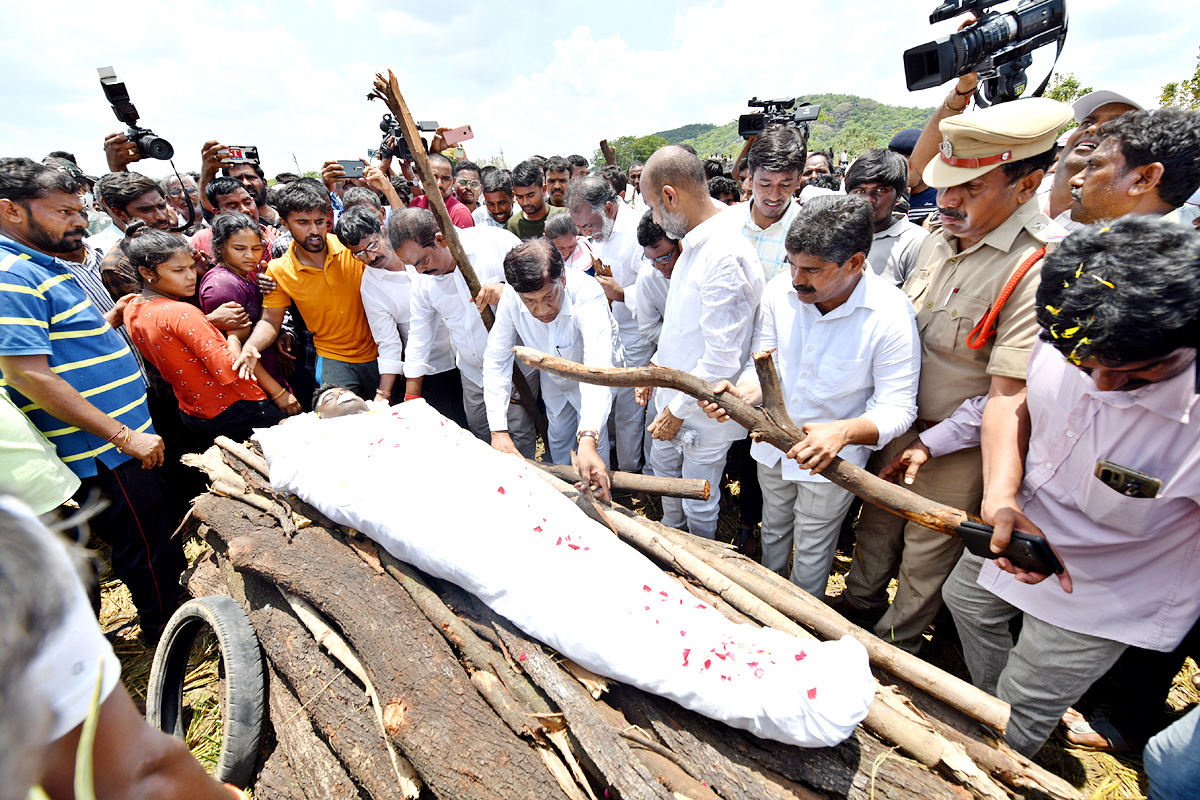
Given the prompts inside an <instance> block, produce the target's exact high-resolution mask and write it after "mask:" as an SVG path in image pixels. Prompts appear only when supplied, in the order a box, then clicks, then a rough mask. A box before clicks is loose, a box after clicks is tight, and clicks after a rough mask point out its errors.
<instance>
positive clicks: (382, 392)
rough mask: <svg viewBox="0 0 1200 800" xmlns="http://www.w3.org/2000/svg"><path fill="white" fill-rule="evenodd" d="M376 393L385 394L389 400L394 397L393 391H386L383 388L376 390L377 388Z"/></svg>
mask: <svg viewBox="0 0 1200 800" xmlns="http://www.w3.org/2000/svg"><path fill="white" fill-rule="evenodd" d="M375 394H381V395H383V396H384V397H386V398H388V399H389V400H390V399H392V393H391V392H385V391H384V390H383V389H376V390H375Z"/></svg>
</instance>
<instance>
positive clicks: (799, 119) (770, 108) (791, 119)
mask: <svg viewBox="0 0 1200 800" xmlns="http://www.w3.org/2000/svg"><path fill="white" fill-rule="evenodd" d="M746 105H748V106H750V107H751V108H761V109H762V111H755V112H753V113H751V114H742V115H741V116H740V117H738V135H739V136H741V137H742V138H743V139H749V138H750V137H751V136H758V135H759V134H760V133H762V132H763V131H765V130H766V129H767V128H769V127H770V126H772V125H787V126H789V127H792V128H796V129H797V130H800V131H802V132H803V133H804V138H805V139H808V126H809V123H811V122H814V121H815V120H816V119H817V117H818V116H819V115H820V114H821V107H820V106H814V105H813V104H812V103H801V104H800V106H799V107H797V106H796V98H794V97H781V98H779V99H778V100H759V99H758V98H757V97H751V98H750V100H749V101H748V102H747V103H746ZM793 108H795V109H796V110H795V111H792V109H793Z"/></svg>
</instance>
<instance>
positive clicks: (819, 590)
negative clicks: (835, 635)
mask: <svg viewBox="0 0 1200 800" xmlns="http://www.w3.org/2000/svg"><path fill="white" fill-rule="evenodd" d="M758 482H759V485H760V486H761V487H762V495H763V513H762V564H763V566H764V567H766V568H767V569H769V570H772V571H774V572H777V573H779V574H780V575H786V574H787V572H786V571H787V563H788V557H789V556H791V557H792V572H791V576H790V577H791V581H792V583H794V584H796V585H797V586H799V587H800V588H801V589H803V590H804V591H806V592H808V593H809V594H811V595H813V596H814V597H823V596H824V595H825V587H826V586H827V585H828V583H829V570H830V567H832V565H833V553H834V551H835V550H837V540H838V533H839V532H840V531H841V528H842V517H844V516H846V511H847V510H848V509H849V508H850V503H851V501H853V499H854V495H852V494H850V492H847V491H846V490H845V489H843V488H841V487H840V486H834V485H833V484H832V483H828V482H824V481H823V482H816V481H789V480H784V478H783V461H782V460H781V461H780V462H779V463H778V464H776V465H775V466H773V467H767V466H764V465H762V464H758ZM793 549H794V550H795V553H794V554H793Z"/></svg>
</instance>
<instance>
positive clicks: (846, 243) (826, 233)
mask: <svg viewBox="0 0 1200 800" xmlns="http://www.w3.org/2000/svg"><path fill="white" fill-rule="evenodd" d="M874 241H875V215H874V213H873V212H872V211H871V204H870V203H868V202H867V201H866V199H865V198H862V197H858V196H857V195H844V194H836V195H833V194H828V195H820V196H818V197H814V198H812V199H810V200H809V201H808V202H806V203H805V204H804V205H803V206H802V207H801V208H800V211H799V212H797V214H796V218H795V219H793V220H792V226H791V227H790V228H788V232H787V238H785V239H784V242H783V246H784V247H786V248H787V251H788V254H789V255H806V256H816V257H817V258H819V259H821V260H822V261H827V262H832V263H834V264H838V265H841V264H845V263H846V262H847V261H849V260H850V259H851V258H852V257H853V256H854V254H855V253H862V254H863V255H866V254H867V253H870V252H871V244H872V243H873V242H874Z"/></svg>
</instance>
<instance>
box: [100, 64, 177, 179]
mask: <svg viewBox="0 0 1200 800" xmlns="http://www.w3.org/2000/svg"><path fill="white" fill-rule="evenodd" d="M96 72H98V73H100V88H102V89H103V90H104V96H105V97H107V98H108V102H109V103H112V109H113V113H114V114H116V115H117V119H119V120H120V121H121V122H123V123H124V124H125V125H127V126H129V130H127V131H126V132H125V136H126V137H127V138H128V139H129V141H130V142H132V143H133V144H135V145H137V149H138V152H139V153H141V154H142V158H157V159H159V160H160V161H168V160H170V158H171V157H172V156H174V155H175V148H174V147H172V146H171V143H170V142H168V141H167V140H166V139H164V138H162V137H161V136H157V135H155V133H154V131H152V130H150V129H149V128H139V127H138V124H137V123H138V112H137V109H136V108H134V106H133V103H131V102H130V101H129V92H128V91H126V89H125V84H124V83H122V82H121V81H119V80H117V73H116V72H115V71H113V68H112V67H97V68H96Z"/></svg>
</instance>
